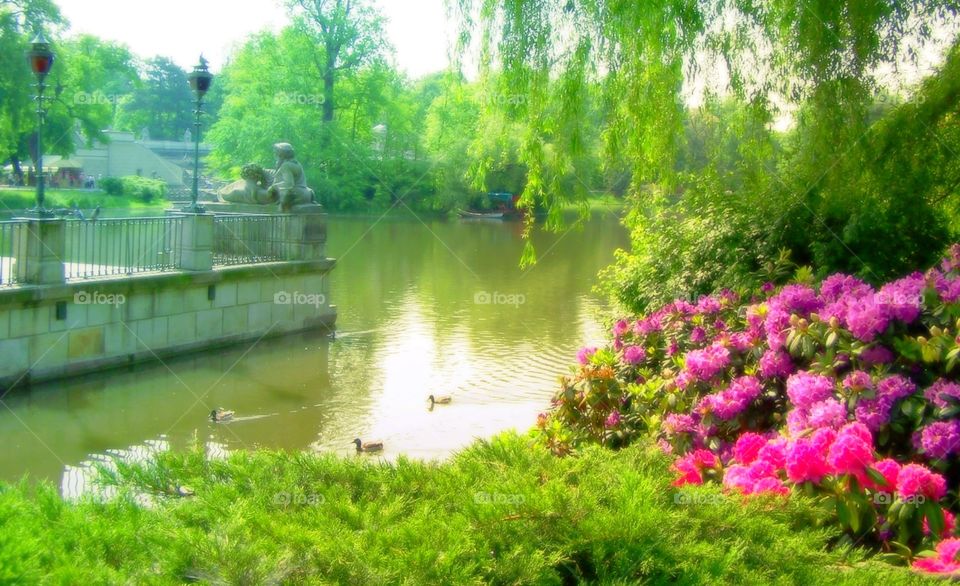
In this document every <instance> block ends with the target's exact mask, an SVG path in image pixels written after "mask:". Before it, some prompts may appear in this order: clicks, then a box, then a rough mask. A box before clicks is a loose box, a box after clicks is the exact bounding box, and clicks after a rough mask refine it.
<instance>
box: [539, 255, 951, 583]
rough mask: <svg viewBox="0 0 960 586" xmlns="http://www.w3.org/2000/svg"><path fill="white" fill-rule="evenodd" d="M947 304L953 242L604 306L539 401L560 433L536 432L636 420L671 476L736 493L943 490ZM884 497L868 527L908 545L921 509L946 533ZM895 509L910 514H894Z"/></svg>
mask: <svg viewBox="0 0 960 586" xmlns="http://www.w3.org/2000/svg"><path fill="white" fill-rule="evenodd" d="M958 318H960V245H955V246H954V247H952V248H951V249H950V253H949V255H948V256H947V258H945V259H944V260H943V262H942V263H940V264H939V265H938V266H937V267H936V268H933V269H930V270H928V271H927V272H926V273H919V272H918V273H913V274H911V275H908V276H906V277H904V278H902V279H898V280H896V281H893V282H890V283H886V284H884V285H882V286H879V287H874V286H872V285H870V284H868V283H866V282H864V281H863V280H861V279H859V278H857V277H853V276H850V275H842V274H838V275H832V276H830V277H828V278H826V279H825V280H824V281H822V282H821V283H820V284H818V285H810V284H791V285H787V286H784V287H782V288H779V289H778V288H777V287H775V286H773V285H771V284H767V285H765V286H764V287H762V288H761V289H760V290H759V291H757V292H755V293H754V294H753V295H752V296H750V295H744V296H738V295H737V294H735V293H732V292H730V291H723V292H721V293H718V294H715V295H710V296H705V297H701V298H700V299H698V300H697V301H696V302H695V303H691V302H688V301H685V300H677V301H674V302H672V303H670V304H667V305H665V306H664V307H661V308H660V309H658V310H656V311H654V312H651V313H649V314H648V315H646V316H643V317H641V318H639V319H636V320H630V319H623V320H619V321H617V322H616V323H615V324H614V325H613V327H612V332H611V333H612V335H613V341H612V343H611V345H610V346H609V348H607V349H604V350H603V351H599V350H597V349H595V348H585V349H584V350H582V351H581V352H580V354H579V355H578V360H579V362H580V363H581V364H584V365H588V368H584V369H582V370H581V371H580V375H578V376H577V377H574V378H573V379H571V380H570V381H568V382H567V383H565V384H566V385H568V387H567V388H565V391H564V393H561V394H558V397H557V399H555V401H554V403H555V407H554V410H553V411H552V412H551V414H550V416H549V418H554V419H556V418H559V419H560V420H561V421H562V422H563V423H564V424H565V426H566V429H568V430H570V431H571V432H572V433H569V434H566V435H564V436H562V437H561V436H559V435H556V436H553V437H550V438H549V439H548V441H549V442H551V443H550V445H552V446H553V447H554V449H558V451H563V449H564V445H566V444H575V443H578V442H580V441H597V439H599V441H601V442H602V441H604V439H605V438H607V437H612V436H611V435H610V432H611V431H612V430H624V431H628V432H631V433H633V435H632V436H631V437H637V436H639V435H640V434H641V433H651V434H653V435H654V436H655V439H656V440H657V441H658V442H659V443H660V444H661V445H662V446H663V447H664V449H665V450H667V451H669V452H670V453H672V454H673V455H675V456H676V457H677V460H676V462H675V466H674V468H675V471H676V472H677V474H678V478H677V480H676V483H677V484H678V485H683V484H699V483H702V482H708V481H711V480H716V481H719V482H721V483H722V485H723V486H724V487H725V488H726V489H727V490H729V491H732V492H736V493H742V494H746V495H753V494H761V493H769V494H778V495H786V494H788V493H790V492H792V491H793V490H794V489H795V488H794V487H797V486H801V485H802V486H804V487H805V488H804V490H810V487H811V486H812V487H813V488H814V490H817V491H820V492H821V493H829V494H833V495H834V498H837V499H844V498H847V497H846V496H844V495H848V494H853V493H858V492H859V493H861V494H863V498H862V499H861V500H860V501H857V502H858V503H860V502H871V501H870V498H869V497H870V495H872V494H873V495H880V494H889V495H891V496H892V497H893V498H894V499H896V500H897V502H907V501H908V499H918V498H920V497H922V498H923V499H926V500H927V501H932V502H933V503H935V504H936V503H940V504H945V503H943V502H942V499H943V498H944V496H945V495H946V493H947V489H948V488H953V489H957V488H958V487H956V486H954V487H948V486H947V480H946V479H947V478H951V479H957V478H960V319H958ZM599 366H609V367H610V368H608V369H606V370H604V369H602V368H596V367H599ZM604 373H606V374H604ZM603 376H606V377H612V378H604V379H602V380H601V379H600V378H598V377H603ZM597 389H603V390H604V391H603V392H606V393H610V394H611V395H610V397H611V398H610V399H602V398H599V397H598V395H597V392H598V391H597ZM565 397H567V398H565ZM584 397H589V399H584ZM591 410H595V411H596V413H593V412H592V411H591ZM640 410H642V411H641V412H642V413H643V415H642V416H639V417H630V416H629V415H630V413H629V412H631V411H640ZM650 413H658V414H659V417H651V416H650ZM657 421H659V424H658V427H656V428H654V429H650V428H645V427H644V426H646V425H648V422H657ZM540 428H541V430H542V431H543V433H544V434H556V433H557V432H555V431H551V430H554V429H556V428H551V427H550V426H548V425H546V424H545V423H544V424H543V425H541V426H540ZM571 438H572V439H571ZM889 506H890V505H889V504H888V503H887V501H884V500H883V499H880V500H878V501H877V504H876V507H877V511H876V517H875V518H874V520H875V521H876V525H877V527H878V528H877V529H876V535H877V536H879V537H877V539H878V540H883V539H888V538H894V537H895V538H897V539H906V540H907V541H908V542H909V543H910V544H911V545H916V544H917V543H918V542H917V541H916V540H917V539H919V538H921V537H922V536H913V537H911V535H912V534H911V533H910V531H911V530H910V529H909V527H919V526H921V522H920V521H922V524H923V526H925V527H927V529H926V533H925V535H932V534H933V531H932V530H931V527H932V526H934V525H936V526H937V535H936V536H935V537H944V538H950V537H952V535H953V533H952V531H953V527H954V526H955V521H954V516H953V514H951V513H950V511H949V510H942V511H941V513H942V514H941V515H940V516H939V517H938V518H931V517H930V515H932V514H933V513H932V512H931V511H932V510H933V509H930V508H929V506H927V507H923V508H917V509H908V510H907V512H906V513H900V512H899V511H896V514H895V515H890V514H889V511H888V510H887V509H888V507H889ZM938 506H939V505H938ZM855 508H856V510H857V511H859V512H861V513H862V510H861V508H862V507H860V505H856V506H855ZM937 510H940V509H937ZM909 515H919V517H917V518H914V519H913V520H910V521H902V519H907V518H908V517H909ZM901 521H902V523H906V525H902V523H901ZM898 523H901V525H898ZM852 527H853V525H847V526H846V527H845V528H846V530H848V531H855V530H854V529H852ZM857 527H860V525H857ZM903 527H908V529H906V530H904V529H903ZM857 530H859V529H857ZM904 531H906V533H904ZM898 532H899V533H898ZM904 535H906V537H904ZM891 536H894V537H891ZM911 540H913V541H911ZM958 567H960V563H958Z"/></svg>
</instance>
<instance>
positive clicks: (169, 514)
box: [0, 435, 918, 584]
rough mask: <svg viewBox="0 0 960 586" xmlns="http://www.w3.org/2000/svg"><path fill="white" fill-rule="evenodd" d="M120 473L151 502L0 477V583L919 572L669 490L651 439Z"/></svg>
mask: <svg viewBox="0 0 960 586" xmlns="http://www.w3.org/2000/svg"><path fill="white" fill-rule="evenodd" d="M121 476H122V477H123V478H124V479H125V480H123V481H122V483H121V484H122V485H123V488H122V490H121V493H122V494H129V492H130V491H132V490H134V489H133V488H132V487H134V486H136V485H139V486H140V487H144V486H147V487H152V488H151V489H150V490H148V492H151V493H152V494H154V495H155V496H154V498H155V499H157V500H158V501H159V502H158V504H157V505H156V506H154V507H141V506H137V505H135V504H132V501H130V500H127V499H125V498H121V499H119V500H117V501H115V502H112V503H109V504H98V503H95V502H81V503H76V504H74V503H66V502H64V501H62V500H61V499H60V497H59V496H58V495H57V493H56V489H55V488H54V487H52V486H49V485H41V486H39V487H36V488H33V487H31V486H29V485H27V484H26V483H23V484H21V485H18V486H14V487H10V486H7V487H3V488H0V582H3V583H42V582H45V581H46V582H49V583H141V584H143V583H149V584H165V583H179V582H185V581H201V582H205V583H218V584H219V583H224V584H235V583H243V584H265V583H273V584H279V583H289V584H303V583H311V584H313V583H316V584H320V583H340V584H481V583H487V584H490V583H492V584H564V583H576V582H582V581H591V582H592V581H595V582H598V583H608V584H610V583H620V584H628V583H629V584H636V583H650V584H665V583H670V584H774V583H777V584H791V583H792V584H815V583H816V584H824V583H832V584H869V583H884V584H907V583H917V582H916V580H918V578H916V577H915V576H913V575H911V574H910V573H908V572H907V571H906V570H903V569H899V568H892V567H889V566H885V565H882V564H878V563H877V564H875V563H873V562H869V561H864V560H863V559H861V557H860V554H859V553H857V552H856V551H852V552H851V551H848V552H841V551H834V552H828V551H827V550H826V549H825V545H826V544H827V543H828V542H829V540H830V539H831V538H832V537H833V536H834V532H833V530H831V529H818V528H816V525H817V523H818V518H819V517H818V514H817V513H816V512H815V509H813V508H811V507H810V506H809V504H808V503H807V502H806V501H803V500H802V499H791V500H790V501H784V502H781V501H776V502H774V501H770V500H765V499H762V498H760V499H751V500H750V501H749V502H746V503H743V502H741V501H740V499H738V498H730V497H725V496H723V495H721V493H720V491H719V490H716V489H710V488H705V487H691V488H688V489H684V490H685V491H686V492H683V493H679V492H677V489H674V488H672V487H671V486H670V480H671V478H672V475H671V474H670V473H669V471H668V460H667V458H666V457H665V456H664V455H663V454H661V453H660V452H659V450H657V449H656V448H651V447H650V446H633V447H630V448H628V449H625V450H622V451H618V452H613V451H610V450H603V449H598V448H588V449H586V450H584V451H583V453H582V454H581V455H580V456H578V457H576V458H572V457H571V458H557V457H555V456H553V455H551V454H550V453H549V452H547V451H546V450H545V449H543V448H540V447H537V446H535V445H533V444H532V443H531V442H530V440H528V439H525V438H521V437H518V436H516V435H504V436H500V437H497V438H494V439H493V440H491V441H489V442H486V441H481V442H478V443H476V444H474V445H473V446H471V447H469V448H468V449H466V450H464V451H462V452H460V453H459V454H457V455H455V456H453V457H452V458H451V459H450V461H448V462H446V463H441V464H437V463H425V462H421V461H414V460H407V459H403V458H401V459H400V460H398V461H397V462H396V463H394V464H386V463H382V462H380V461H379V460H378V459H375V458H368V457H365V456H363V457H361V456H357V457H349V458H341V457H338V456H335V455H314V454H279V453H272V452H238V453H234V454H233V455H232V456H231V457H230V458H229V459H228V460H225V461H208V460H207V459H206V458H205V456H204V454H203V450H202V448H201V449H197V450H194V451H192V452H190V453H187V454H176V455H165V456H163V457H162V458H161V460H160V461H159V463H157V464H156V465H152V466H151V467H148V468H143V469H137V470H134V471H126V472H123V473H122V475H121ZM183 486H189V487H190V490H189V491H188V490H186V489H183V488H182V487H183ZM191 491H192V492H193V493H194V494H193V495H192V496H173V495H177V494H179V493H181V492H185V493H189V492H191ZM761 511H762V514H760V513H761Z"/></svg>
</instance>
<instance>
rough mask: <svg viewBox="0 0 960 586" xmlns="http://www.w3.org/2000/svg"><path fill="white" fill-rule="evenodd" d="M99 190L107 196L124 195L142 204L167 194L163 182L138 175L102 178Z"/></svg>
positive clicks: (165, 185)
mask: <svg viewBox="0 0 960 586" xmlns="http://www.w3.org/2000/svg"><path fill="white" fill-rule="evenodd" d="M100 188H101V189H103V191H104V192H105V193H107V194H108V195H124V196H127V197H132V198H136V199H139V200H140V201H142V202H150V201H153V200H155V199H161V198H163V196H164V195H166V193H167V184H166V183H164V182H163V181H160V180H159V179H147V178H146V177H140V176H138V175H128V176H126V177H104V178H103V179H101V180H100Z"/></svg>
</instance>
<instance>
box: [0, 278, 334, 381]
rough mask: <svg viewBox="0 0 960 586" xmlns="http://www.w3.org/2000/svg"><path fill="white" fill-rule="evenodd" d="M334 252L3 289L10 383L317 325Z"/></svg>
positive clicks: (2, 333) (1, 332) (326, 314)
mask: <svg viewBox="0 0 960 586" xmlns="http://www.w3.org/2000/svg"><path fill="white" fill-rule="evenodd" d="M334 265H335V262H334V261H333V260H330V259H323V260H313V261H300V262H289V261H288V262H278V263H266V264H258V265H246V266H238V267H223V268H215V269H212V270H207V271H198V272H186V271H185V272H176V273H162V274H150V275H142V276H134V277H128V278H122V279H101V280H97V281H89V282H83V281H80V282H68V283H62V284H52V285H33V286H27V287H16V288H11V289H0V389H3V390H7V389H10V388H12V387H15V386H17V387H19V386H25V385H27V384H29V383H31V382H39V381H44V380H51V379H55V378H60V377H64V376H71V375H77V374H82V373H86V372H91V371H94V370H100V369H103V368H109V367H115V366H122V365H128V364H134V363H138V362H142V361H150V360H159V359H163V358H165V357H168V356H173V355H177V354H183V353H188V352H196V351H200V350H209V349H212V348H216V347H220V346H224V345H228V344H236V343H240V342H248V341H254V340H258V339H261V338H264V337H269V336H278V335H283V334H288V333H292V332H296V331H303V330H310V329H318V328H319V329H326V330H329V331H332V330H333V327H334V323H335V321H336V308H335V306H333V305H330V303H329V286H330V280H329V279H330V271H331V270H332V269H333V267H334Z"/></svg>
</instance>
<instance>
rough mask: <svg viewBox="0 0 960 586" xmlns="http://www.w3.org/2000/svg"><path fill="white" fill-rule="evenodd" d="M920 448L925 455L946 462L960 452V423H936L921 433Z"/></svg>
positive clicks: (955, 421) (952, 421) (956, 421)
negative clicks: (945, 460)
mask: <svg viewBox="0 0 960 586" xmlns="http://www.w3.org/2000/svg"><path fill="white" fill-rule="evenodd" d="M919 443H920V447H922V448H923V451H924V453H925V454H926V455H927V456H928V457H930V458H935V459H937V460H944V459H946V458H949V457H950V455H952V454H956V453H957V452H958V451H960V421H958V420H956V419H953V420H951V421H935V422H933V423H931V424H930V425H928V426H926V427H924V428H923V431H922V432H921V433H920V442H919Z"/></svg>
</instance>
